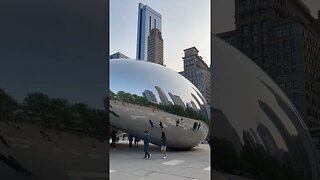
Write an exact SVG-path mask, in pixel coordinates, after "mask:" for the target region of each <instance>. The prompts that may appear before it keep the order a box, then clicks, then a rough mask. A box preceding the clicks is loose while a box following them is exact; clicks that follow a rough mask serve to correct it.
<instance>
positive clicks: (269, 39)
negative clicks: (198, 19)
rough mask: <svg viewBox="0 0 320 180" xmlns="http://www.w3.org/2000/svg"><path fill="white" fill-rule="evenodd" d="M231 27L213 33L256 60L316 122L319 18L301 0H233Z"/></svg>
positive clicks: (310, 122)
mask: <svg viewBox="0 0 320 180" xmlns="http://www.w3.org/2000/svg"><path fill="white" fill-rule="evenodd" d="M235 27H236V29H235V30H233V31H230V32H225V33H221V34H219V35H218V36H219V37H221V38H222V39H224V40H226V41H227V42H228V43H229V44H231V45H233V46H234V47H236V48H237V49H239V50H240V51H242V52H243V53H244V54H246V55H247V56H248V57H249V58H250V59H251V60H253V61H254V62H255V63H256V64H257V65H259V66H260V67H261V68H262V69H263V70H264V71H265V72H266V73H267V74H268V75H269V76H270V77H271V78H272V79H273V80H274V81H275V82H277V83H278V85H279V86H280V87H281V88H282V90H283V91H284V92H285V93H286V95H287V96H288V97H289V98H290V99H291V101H292V102H293V104H294V106H295V107H296V109H297V110H298V111H299V113H300V115H301V116H302V117H303V119H304V121H305V123H306V124H307V126H308V127H309V128H312V127H320V70H319V64H320V33H319V32H320V31H319V30H320V28H319V27H320V21H319V17H318V19H315V18H314V17H313V16H312V15H311V13H310V10H309V9H308V8H307V7H306V6H305V5H304V4H303V3H302V1H300V0H235Z"/></svg>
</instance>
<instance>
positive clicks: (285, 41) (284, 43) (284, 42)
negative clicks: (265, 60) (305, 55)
mask: <svg viewBox="0 0 320 180" xmlns="http://www.w3.org/2000/svg"><path fill="white" fill-rule="evenodd" d="M282 48H288V40H283V41H282Z"/></svg>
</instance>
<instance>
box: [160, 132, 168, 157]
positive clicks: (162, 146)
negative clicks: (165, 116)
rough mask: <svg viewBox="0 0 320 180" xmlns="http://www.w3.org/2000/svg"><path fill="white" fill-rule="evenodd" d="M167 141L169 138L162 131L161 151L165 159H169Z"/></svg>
mask: <svg viewBox="0 0 320 180" xmlns="http://www.w3.org/2000/svg"><path fill="white" fill-rule="evenodd" d="M166 140H167V137H166V134H165V133H164V132H163V131H162V132H161V138H160V141H161V151H163V154H164V156H163V159H165V158H167V152H166V150H167V145H166Z"/></svg>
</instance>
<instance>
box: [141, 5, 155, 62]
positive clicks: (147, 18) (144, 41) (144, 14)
mask: <svg viewBox="0 0 320 180" xmlns="http://www.w3.org/2000/svg"><path fill="white" fill-rule="evenodd" d="M154 28H157V29H158V30H159V31H160V32H161V14H159V13H158V12H157V11H155V10H153V9H152V8H150V7H149V6H147V5H144V4H142V3H139V8H138V30H137V57H136V59H137V60H144V61H147V60H148V36H149V35H150V31H151V30H152V29H154Z"/></svg>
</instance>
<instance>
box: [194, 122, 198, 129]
mask: <svg viewBox="0 0 320 180" xmlns="http://www.w3.org/2000/svg"><path fill="white" fill-rule="evenodd" d="M197 127H198V123H197V122H194V123H193V130H195V129H196V128H197Z"/></svg>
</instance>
